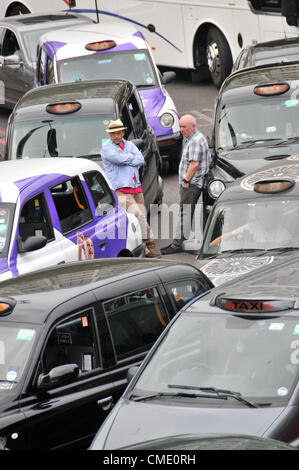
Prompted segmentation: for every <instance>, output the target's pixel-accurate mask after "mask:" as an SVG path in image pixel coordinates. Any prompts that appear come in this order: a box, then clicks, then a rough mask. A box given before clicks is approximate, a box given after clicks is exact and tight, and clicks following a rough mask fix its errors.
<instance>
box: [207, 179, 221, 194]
mask: <svg viewBox="0 0 299 470" xmlns="http://www.w3.org/2000/svg"><path fill="white" fill-rule="evenodd" d="M224 190H225V184H224V183H223V181H220V180H213V181H211V183H209V185H208V193H209V196H210V197H211V198H212V199H217V198H218V197H219V196H220V194H221V193H223V191H224Z"/></svg>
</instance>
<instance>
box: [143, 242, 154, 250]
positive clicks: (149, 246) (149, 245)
mask: <svg viewBox="0 0 299 470" xmlns="http://www.w3.org/2000/svg"><path fill="white" fill-rule="evenodd" d="M145 244H146V246H147V248H148V249H149V250H153V249H154V248H155V246H156V244H155V242H154V240H147V241H146V242H145Z"/></svg>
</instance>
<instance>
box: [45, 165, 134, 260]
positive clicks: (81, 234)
mask: <svg viewBox="0 0 299 470" xmlns="http://www.w3.org/2000/svg"><path fill="white" fill-rule="evenodd" d="M93 174H95V175H98V176H101V175H100V173H98V172H89V173H86V175H90V176H92V175H93ZM86 178H87V176H86ZM91 179H92V182H91V183H89V184H90V185H91V186H90V187H91V188H93V189H90V190H89V188H88V185H87V183H86V181H82V180H81V179H80V177H79V176H75V177H73V178H70V179H69V180H66V181H64V182H63V183H59V184H57V185H55V186H53V187H51V188H50V193H51V196H52V198H53V202H54V205H55V208H56V212H57V218H58V222H57V223H58V225H59V226H60V229H59V230H60V235H61V240H60V245H61V249H62V250H63V253H64V256H65V261H66V262H72V261H81V260H89V259H95V258H109V257H111V256H117V255H118V253H119V252H120V251H121V250H122V249H124V248H125V247H126V238H125V237H123V239H121V240H119V237H118V230H119V227H120V226H122V225H123V224H124V220H119V219H120V218H121V213H120V212H119V211H118V208H117V206H116V204H115V200H114V198H113V195H112V192H111V191H110V189H109V187H108V185H107V184H106V186H105V191H104V192H102V191H101V188H100V185H99V184H96V183H97V181H96V178H91ZM102 179H103V178H102ZM125 220H126V217H125Z"/></svg>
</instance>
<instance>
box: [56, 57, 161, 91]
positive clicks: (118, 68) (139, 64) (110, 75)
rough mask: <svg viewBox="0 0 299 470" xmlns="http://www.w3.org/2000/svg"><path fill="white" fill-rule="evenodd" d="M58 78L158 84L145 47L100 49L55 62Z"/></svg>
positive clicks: (140, 84)
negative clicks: (117, 80)
mask: <svg viewBox="0 0 299 470" xmlns="http://www.w3.org/2000/svg"><path fill="white" fill-rule="evenodd" d="M57 71H58V77H59V82H62V83H64V82H73V81H79V80H95V79H123V80H129V81H130V82H132V83H133V84H134V85H136V86H137V87H140V88H146V87H157V86H158V84H157V76H156V72H155V70H154V67H153V63H152V60H151V58H150V56H149V54H148V51H147V50H139V49H138V50H136V49H134V50H126V51H115V52H111V51H109V52H101V53H95V54H90V55H85V56H81V57H75V58H72V59H65V60H60V61H58V63H57Z"/></svg>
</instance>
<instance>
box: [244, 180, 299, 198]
mask: <svg viewBox="0 0 299 470" xmlns="http://www.w3.org/2000/svg"><path fill="white" fill-rule="evenodd" d="M294 184H295V181H294V180H292V179H286V178H283V179H271V180H261V181H257V182H256V183H254V186H253V189H254V191H255V192H257V193H263V194H274V193H280V192H283V191H287V190H288V189H291V188H292V187H293V186H294Z"/></svg>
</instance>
